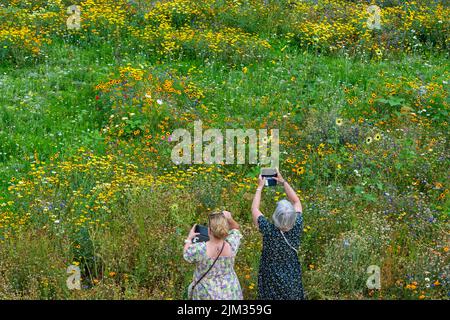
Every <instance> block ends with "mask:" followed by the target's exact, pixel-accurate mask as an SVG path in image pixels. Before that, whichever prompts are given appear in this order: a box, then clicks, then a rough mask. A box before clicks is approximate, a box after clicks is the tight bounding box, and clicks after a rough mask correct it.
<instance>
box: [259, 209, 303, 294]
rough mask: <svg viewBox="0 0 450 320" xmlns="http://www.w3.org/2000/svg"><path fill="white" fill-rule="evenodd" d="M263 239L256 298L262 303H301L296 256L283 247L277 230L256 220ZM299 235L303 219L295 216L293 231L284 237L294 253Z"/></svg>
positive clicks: (299, 274) (300, 216)
mask: <svg viewBox="0 0 450 320" xmlns="http://www.w3.org/2000/svg"><path fill="white" fill-rule="evenodd" d="M258 225H259V230H260V232H261V233H262V235H263V249H262V255H261V260H260V264H259V274H258V295H259V299H263V300H303V299H304V293H303V284H302V270H301V265H300V261H299V259H298V255H297V253H296V252H295V251H294V250H293V249H292V248H291V247H290V246H289V245H288V244H287V243H286V241H285V239H284V238H283V235H282V234H281V232H280V230H279V229H278V228H277V227H275V225H274V224H273V223H271V222H269V221H268V220H267V218H266V217H264V216H260V217H259V218H258ZM302 231H303V216H302V214H301V212H298V214H297V219H296V221H295V224H294V227H293V228H292V229H291V230H289V231H288V232H285V233H284V236H285V237H286V239H287V240H288V242H289V243H290V245H291V246H292V247H294V248H295V249H297V250H298V248H299V247H300V236H301V234H302Z"/></svg>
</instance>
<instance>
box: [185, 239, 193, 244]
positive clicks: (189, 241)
mask: <svg viewBox="0 0 450 320" xmlns="http://www.w3.org/2000/svg"><path fill="white" fill-rule="evenodd" d="M184 243H185V244H188V243H192V240H191V239H186V240H184Z"/></svg>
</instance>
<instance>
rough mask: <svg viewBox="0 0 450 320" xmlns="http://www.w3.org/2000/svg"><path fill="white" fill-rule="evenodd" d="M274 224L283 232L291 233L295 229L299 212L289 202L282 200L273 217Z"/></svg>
mask: <svg viewBox="0 0 450 320" xmlns="http://www.w3.org/2000/svg"><path fill="white" fill-rule="evenodd" d="M272 219H273V223H274V224H275V226H276V227H277V228H278V229H280V230H281V231H289V230H291V229H292V228H293V227H294V224H295V220H296V219H297V212H295V209H294V206H293V205H292V203H290V202H289V201H288V200H280V201H278V203H277V207H276V209H275V212H274V213H273V216H272Z"/></svg>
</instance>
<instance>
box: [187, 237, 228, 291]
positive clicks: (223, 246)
mask: <svg viewBox="0 0 450 320" xmlns="http://www.w3.org/2000/svg"><path fill="white" fill-rule="evenodd" d="M223 248H225V241H224V242H223V245H222V249H220V252H219V254H218V255H217V257H216V258H215V259H214V262H213V263H212V264H211V266H210V267H209V268H208V270H206V272H205V273H204V274H203V275H202V276H201V277H200V279H198V280H197V281H196V282H195V284H194V285H193V286H192V288H191V294H190V298H191V299H192V294H193V292H194V288H195V287H196V286H197V285H198V283H199V282H200V281H202V279H203V278H204V277H205V276H206V275H207V274H208V272H209V271H211V269H212V267H214V265H215V264H216V262H217V260H218V259H219V257H220V255H221V254H222V251H223Z"/></svg>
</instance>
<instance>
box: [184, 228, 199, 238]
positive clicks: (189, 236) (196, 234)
mask: <svg viewBox="0 0 450 320" xmlns="http://www.w3.org/2000/svg"><path fill="white" fill-rule="evenodd" d="M195 226H196V224H194V226H193V227H192V229H191V231H189V235H188V237H187V238H188V240H192V239H194V238H195V237H196V236H198V235H199V234H200V233H197V232H195Z"/></svg>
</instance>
